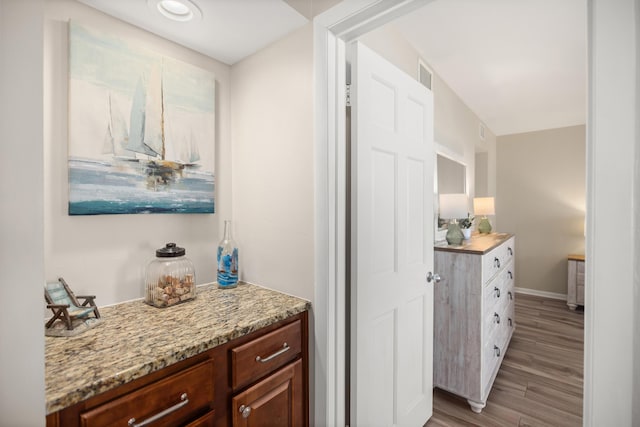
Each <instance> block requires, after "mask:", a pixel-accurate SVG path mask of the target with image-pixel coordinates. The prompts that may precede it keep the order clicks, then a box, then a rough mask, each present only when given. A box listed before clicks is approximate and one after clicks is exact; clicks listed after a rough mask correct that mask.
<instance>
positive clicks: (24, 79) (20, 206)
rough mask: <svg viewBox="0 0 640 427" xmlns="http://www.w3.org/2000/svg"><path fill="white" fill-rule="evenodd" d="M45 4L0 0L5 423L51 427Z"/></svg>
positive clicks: (0, 375)
mask: <svg viewBox="0 0 640 427" xmlns="http://www.w3.org/2000/svg"><path fill="white" fill-rule="evenodd" d="M42 3H43V2H42V1H39V0H33V1H22V0H0V94H1V95H0V158H2V159H3V160H2V167H1V168H0V196H1V197H2V209H1V210H0V230H1V232H0V236H2V245H1V246H0V271H1V272H2V279H3V280H2V284H0V289H1V292H2V295H3V296H4V298H3V300H4V303H3V304H2V308H1V309H0V424H2V425H6V426H17V427H19V426H28V427H34V426H40V425H44V420H45V418H44V417H45V409H44V334H43V321H42V304H43V294H42V284H43V280H44V263H43V259H44V249H43V247H44V243H43V206H42V197H43V173H42V163H43V148H42V91H43V89H42V19H43V17H42V7H43V5H42Z"/></svg>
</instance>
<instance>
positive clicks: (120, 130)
mask: <svg viewBox="0 0 640 427" xmlns="http://www.w3.org/2000/svg"><path fill="white" fill-rule="evenodd" d="M107 114H108V119H107V131H106V133H105V135H104V141H103V145H102V153H103V154H111V155H113V157H114V158H116V159H122V160H128V161H132V160H137V159H136V153H135V152H133V151H131V150H128V149H127V148H126V146H127V144H128V141H129V134H128V132H127V124H126V123H125V121H124V117H123V115H122V112H121V111H120V109H119V108H118V106H117V104H116V102H115V100H113V99H112V97H111V92H109V96H108V98H107Z"/></svg>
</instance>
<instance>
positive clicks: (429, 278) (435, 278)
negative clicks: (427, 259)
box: [427, 272, 440, 283]
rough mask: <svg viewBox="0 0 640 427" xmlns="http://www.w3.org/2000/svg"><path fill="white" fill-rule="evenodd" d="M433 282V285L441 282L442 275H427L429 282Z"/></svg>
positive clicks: (430, 273)
mask: <svg viewBox="0 0 640 427" xmlns="http://www.w3.org/2000/svg"><path fill="white" fill-rule="evenodd" d="M432 280H433V283H438V282H439V281H440V275H439V274H433V273H432V272H429V273H427V282H429V283H431V281H432Z"/></svg>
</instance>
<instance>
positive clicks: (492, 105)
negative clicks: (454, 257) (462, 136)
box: [79, 0, 587, 135]
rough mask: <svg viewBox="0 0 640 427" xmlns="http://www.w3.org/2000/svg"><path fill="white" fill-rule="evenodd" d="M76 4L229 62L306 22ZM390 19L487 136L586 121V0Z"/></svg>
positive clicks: (214, 9)
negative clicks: (178, 18) (188, 17)
mask: <svg viewBox="0 0 640 427" xmlns="http://www.w3.org/2000/svg"><path fill="white" fill-rule="evenodd" d="M79 1H81V2H82V3H85V4H87V5H89V6H92V7H95V8H96V9H99V10H102V11H103V12H105V13H107V14H110V15H113V16H115V17H117V18H119V19H122V20H123V21H126V22H129V23H131V24H133V25H136V26H138V27H141V28H143V29H146V30H148V31H150V32H152V33H155V34H157V35H159V36H162V37H164V38H167V39H170V40H173V41H175V42H177V43H179V44H182V45H184V46H187V47H189V48H191V49H193V50H196V51H199V52H201V53H203V54H205V55H207V56H210V57H213V58H216V59H218V60H220V61H222V62H224V63H226V64H229V65H232V64H234V63H235V62H237V61H239V60H241V59H243V58H245V57H247V56H249V55H251V54H252V53H254V52H256V51H258V50H260V49H261V48H263V47H265V46H267V45H269V44H270V43H272V42H274V41H275V40H277V39H279V38H281V37H283V36H284V35H286V34H288V33H289V32H291V31H293V30H295V29H296V28H299V27H301V26H302V25H304V24H306V23H307V22H308V19H307V18H305V17H304V16H303V15H301V14H300V13H298V12H297V11H296V10H295V9H294V8H292V7H291V6H290V4H296V3H295V1H294V0H288V1H287V2H285V1H283V0H191V1H192V2H193V3H196V4H197V5H198V6H199V8H200V10H201V11H202V19H195V20H194V21H191V22H189V23H183V22H172V21H169V20H168V19H166V18H164V17H163V16H162V15H160V13H159V12H158V11H157V10H156V9H155V4H153V5H152V6H150V5H149V3H153V0H79ZM313 1H319V0H313ZM346 1H348V0H346ZM247 12H249V13H247ZM390 25H392V26H393V27H394V28H395V29H396V31H398V32H399V33H401V34H402V35H403V36H404V37H405V38H406V39H407V40H408V41H409V43H411V44H412V45H413V46H414V48H415V49H416V50H417V51H418V52H420V54H421V56H422V57H423V59H424V60H425V61H426V62H427V63H428V64H429V66H430V67H431V68H432V69H433V71H434V72H435V73H436V74H437V75H438V76H439V77H440V78H441V79H442V80H444V82H445V83H446V84H447V85H448V86H449V87H450V88H451V89H453V91H454V92H455V93H456V94H458V96H459V97H460V98H461V99H462V100H463V102H464V103H465V104H466V105H467V106H468V107H469V108H470V109H471V110H472V111H473V112H474V113H475V114H476V115H477V116H478V117H480V119H481V120H482V121H483V122H484V124H485V125H486V126H487V127H488V128H489V129H491V131H492V132H493V133H494V134H496V135H506V134H512V133H520V132H528V131H534V130H541V129H550V128H557V127H564V126H571V125H577V124H584V123H585V121H586V85H587V82H586V68H587V62H586V61H587V60H586V46H587V44H586V0H435V1H433V2H432V3H429V4H428V5H426V6H425V7H423V8H422V9H419V10H417V11H415V12H412V13H411V14H409V15H407V16H405V17H402V18H400V19H398V20H396V21H395V22H393V23H392V24H390ZM436 90H437V88H436ZM435 96H436V97H437V96H438V95H437V93H436V94H435Z"/></svg>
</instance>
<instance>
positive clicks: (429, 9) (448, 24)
mask: <svg viewBox="0 0 640 427" xmlns="http://www.w3.org/2000/svg"><path fill="white" fill-rule="evenodd" d="M586 7H587V6H586V0H436V1H434V2H432V3H429V4H428V5H426V6H425V7H423V8H422V9H420V10H418V11H416V12H413V13H412V14H410V15H407V16H405V17H402V18H400V19H398V20H397V21H395V22H394V23H393V24H391V25H393V26H394V27H395V29H396V30H397V31H398V32H399V33H401V34H402V35H403V36H404V37H405V38H406V39H407V40H408V41H409V42H410V43H411V44H412V45H413V46H414V48H415V49H416V50H418V52H420V53H421V54H422V57H423V58H424V59H425V61H426V62H427V63H428V64H429V65H430V66H431V68H432V69H433V71H434V72H435V73H436V74H437V75H438V76H439V77H441V78H442V80H444V81H445V82H446V83H447V85H448V86H449V87H450V88H451V89H453V91H454V92H455V93H457V94H458V96H460V98H462V100H463V101H464V102H465V104H467V106H468V107H469V108H471V110H472V111H473V112H475V113H476V115H478V116H479V117H480V119H481V120H482V121H483V122H484V123H485V124H486V125H487V126H488V127H489V129H491V130H492V131H493V132H494V133H495V134H496V135H506V134H513V133H521V132H528V131H534V130H541V129H552V128H558V127H564V126H572V125H577V124H584V123H585V122H586V105H587V100H586V88H587V55H586V53H587V9H586ZM436 89H437V88H436ZM434 95H435V96H436V97H437V96H438V95H437V93H434Z"/></svg>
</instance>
